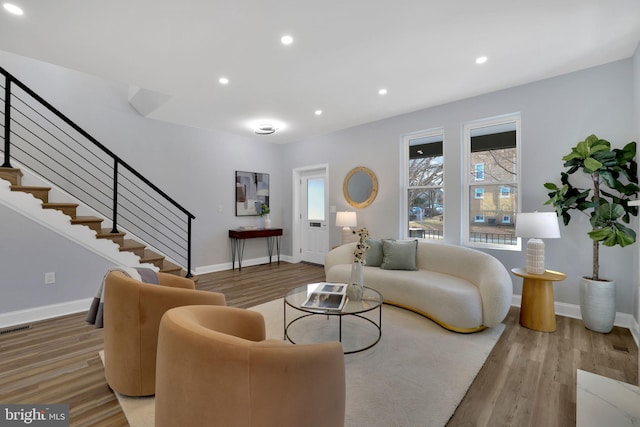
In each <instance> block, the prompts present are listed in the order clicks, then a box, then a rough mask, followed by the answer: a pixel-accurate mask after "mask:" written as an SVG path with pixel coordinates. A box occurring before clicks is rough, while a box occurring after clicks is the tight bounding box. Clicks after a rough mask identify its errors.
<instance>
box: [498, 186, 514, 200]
mask: <svg viewBox="0 0 640 427" xmlns="http://www.w3.org/2000/svg"><path fill="white" fill-rule="evenodd" d="M503 190H506V194H504V193H503ZM509 197H511V188H509V187H507V186H506V185H503V186H501V187H500V198H501V199H508V198H509Z"/></svg>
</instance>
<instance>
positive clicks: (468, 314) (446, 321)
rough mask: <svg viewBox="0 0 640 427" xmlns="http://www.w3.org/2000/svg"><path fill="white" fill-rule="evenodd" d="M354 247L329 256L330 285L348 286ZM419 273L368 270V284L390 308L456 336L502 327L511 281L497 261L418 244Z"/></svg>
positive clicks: (454, 248) (450, 248)
mask: <svg viewBox="0 0 640 427" xmlns="http://www.w3.org/2000/svg"><path fill="white" fill-rule="evenodd" d="M355 245H356V244H355V243H349V244H346V245H342V246H339V247H337V248H335V249H333V250H331V251H330V252H329V253H328V254H327V255H326V256H325V263H324V270H325V275H326V280H327V281H328V282H342V283H347V282H348V281H349V280H350V276H351V264H352V263H353V251H354V249H355ZM416 267H417V268H418V270H416V271H407V270H386V269H382V268H380V267H372V266H367V265H365V267H364V285H365V286H367V287H370V288H373V289H376V290H377V291H378V292H380V293H381V294H382V296H383V297H384V302H385V303H386V304H391V305H395V306H398V307H402V308H406V309H409V310H412V311H415V312H417V313H419V314H422V315H423V316H426V317H428V318H430V319H432V320H433V321H435V322H436V323H438V324H440V325H441V326H443V327H445V328H447V329H449V330H452V331H456V332H463V333H469V332H476V331H480V330H482V329H485V328H487V327H492V326H495V325H498V324H499V323H500V322H502V321H503V320H504V318H505V317H506V315H507V312H508V311H509V307H510V305H511V297H512V293H513V285H512V282H511V276H510V275H509V272H508V271H507V270H506V269H505V267H504V266H503V265H502V263H501V262H500V261H498V260H497V259H496V258H495V257H493V256H491V255H489V254H486V253H484V252H480V251H478V250H475V249H470V248H466V247H462V246H455V245H450V244H444V243H432V242H425V241H418V245H417V249H416Z"/></svg>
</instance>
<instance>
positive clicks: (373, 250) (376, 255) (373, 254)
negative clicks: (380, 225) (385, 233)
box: [364, 239, 382, 267]
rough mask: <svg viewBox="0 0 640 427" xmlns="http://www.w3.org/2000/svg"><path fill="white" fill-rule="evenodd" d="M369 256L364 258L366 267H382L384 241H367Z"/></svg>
mask: <svg viewBox="0 0 640 427" xmlns="http://www.w3.org/2000/svg"><path fill="white" fill-rule="evenodd" d="M367 245H369V249H367V254H366V255H365V257H364V265H366V266H368V267H380V264H382V240H380V239H369V240H367Z"/></svg>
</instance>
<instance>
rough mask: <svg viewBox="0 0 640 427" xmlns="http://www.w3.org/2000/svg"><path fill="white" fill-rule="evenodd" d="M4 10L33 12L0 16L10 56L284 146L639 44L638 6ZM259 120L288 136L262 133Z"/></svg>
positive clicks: (396, 4) (192, 1)
mask: <svg viewBox="0 0 640 427" xmlns="http://www.w3.org/2000/svg"><path fill="white" fill-rule="evenodd" d="M3 1H8V2H12V3H14V4H16V5H18V6H20V7H21V8H22V9H23V10H24V15H22V16H14V15H11V14H9V13H7V12H5V10H4V9H0V50H5V51H7V52H13V53H17V54H20V55H24V56H27V57H32V58H35V59H39V60H42V61H45V62H49V63H53V64H57V65H61V66H64V67H67V68H71V69H75V70H79V71H83V72H86V73H89V74H93V75H96V76H100V77H103V78H106V79H109V80H114V81H118V82H123V83H126V84H129V85H131V86H133V87H135V88H141V90H140V91H139V92H137V96H136V97H134V98H133V103H134V104H135V105H137V106H138V109H139V111H141V112H142V113H143V114H144V115H146V116H147V117H149V118H153V119H157V120H163V121H167V122H172V123H178V124H183V125H187V126H193V127H198V128H205V129H214V130H219V131H225V132H231V133H235V134H240V135H245V136H248V137H252V138H257V139H260V140H264V141H267V142H274V143H288V142H295V141H300V140H302V139H304V138H308V137H310V136H313V135H319V134H325V133H329V132H332V131H335V130H339V129H343V128H346V127H350V126H354V125H358V124H362V123H367V122H371V121H375V120H378V119H383V118H387V117H391V116H395V115H398V114H402V113H406V112H410V111H415V110H419V109H423V108H426V107H430V106H435V105H440V104H443V103H446V102H450V101H455V100H458V99H463V98H468V97H471V96H474V95H479V94H483V93H487V92H492V91H495V90H499V89H503V88H508V87H512V86H516V85H520V84H524V83H528V82H531V81H536V80H540V79H544V78H548V77H552V76H556V75H560V74H564V73H568V72H572V71H576V70H580V69H584V68H588V67H592V66H595V65H599V64H604V63H607V62H612V61H615V60H619V59H624V58H629V57H630V56H632V55H633V53H634V51H635V49H636V47H637V46H638V42H639V41H640V1H638V0H607V1H604V0H561V1H558V0H535V1H524V0H484V1H477V0H456V1H435V0H393V1H391V0H339V1H338V0H323V1H305V0H277V1H273V0H235V1H229V0H224V1H223V0H181V1H168V0H136V1H130V0H126V1H125V0H110V1H103V2H99V1H95V0H94V1H92V0H56V1H42V0H3ZM284 34H289V35H291V36H292V37H293V38H294V41H293V43H292V44H290V45H288V46H287V45H283V44H282V43H281V42H280V39H281V36H283V35H284ZM478 56H486V57H487V58H488V61H487V62H486V63H484V64H482V65H477V64H476V63H475V59H476V58H477V57H478ZM0 65H2V64H0ZM9 71H11V70H9ZM223 76H224V77H226V78H228V79H229V83H228V84H227V85H221V84H220V83H219V82H218V79H219V78H220V77H223ZM381 88H386V89H387V91H388V92H387V94H386V95H379V94H378V90H379V89H381ZM316 110H322V111H323V113H322V115H316V114H315V111H316ZM257 119H275V120H279V121H280V122H282V123H283V124H284V127H283V128H281V129H280V130H279V131H278V132H276V133H275V134H271V135H256V134H255V133H254V132H253V131H252V130H251V129H250V128H249V127H248V123H249V122H251V121H253V120H257Z"/></svg>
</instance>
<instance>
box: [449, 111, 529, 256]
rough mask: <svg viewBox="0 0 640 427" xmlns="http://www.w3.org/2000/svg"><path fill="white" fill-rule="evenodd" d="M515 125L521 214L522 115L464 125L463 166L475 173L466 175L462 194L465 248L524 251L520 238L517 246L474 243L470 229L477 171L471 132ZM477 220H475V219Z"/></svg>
mask: <svg viewBox="0 0 640 427" xmlns="http://www.w3.org/2000/svg"><path fill="white" fill-rule="evenodd" d="M511 123H513V124H515V128H516V155H517V157H518V162H517V165H516V173H517V176H518V178H517V180H516V182H515V185H516V186H517V188H518V190H519V191H518V193H517V194H518V200H517V203H516V205H517V207H516V211H517V212H520V211H521V206H522V196H521V195H522V192H521V191H520V190H521V189H522V183H521V179H522V173H521V165H522V118H521V115H520V113H512V114H505V115H503V116H496V117H491V118H487V119H480V120H474V121H470V122H466V123H463V125H462V135H463V144H464V151H463V158H464V162H463V163H464V165H463V170H464V171H473V173H465V174H464V191H463V193H462V199H463V200H462V206H463V211H462V241H463V244H464V245H465V246H470V247H477V248H488V249H499V250H507V251H520V250H522V239H520V238H519V237H518V238H517V240H516V244H515V245H505V244H499V243H484V242H474V241H471V240H470V239H469V227H470V224H471V221H470V219H471V218H470V212H469V209H470V206H469V204H470V199H471V198H470V197H469V196H470V194H471V188H472V184H475V183H476V179H475V176H476V173H475V172H476V169H475V164H472V163H471V132H472V130H475V129H478V128H484V127H492V126H499V125H507V124H511ZM474 219H475V218H474Z"/></svg>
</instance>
